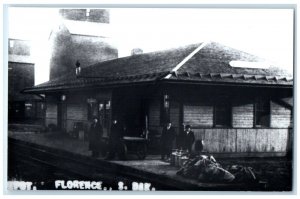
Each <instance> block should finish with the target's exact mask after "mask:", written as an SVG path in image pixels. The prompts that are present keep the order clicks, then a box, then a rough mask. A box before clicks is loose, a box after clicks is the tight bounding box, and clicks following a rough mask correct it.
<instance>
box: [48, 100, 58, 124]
mask: <svg viewBox="0 0 300 199" xmlns="http://www.w3.org/2000/svg"><path fill="white" fill-rule="evenodd" d="M45 120H46V121H45V124H46V127H48V125H49V124H54V125H57V104H56V103H54V102H47V105H46V117H45Z"/></svg>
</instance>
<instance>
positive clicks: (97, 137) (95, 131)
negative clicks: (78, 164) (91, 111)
mask: <svg viewBox="0 0 300 199" xmlns="http://www.w3.org/2000/svg"><path fill="white" fill-rule="evenodd" d="M102 135H103V128H102V126H101V124H100V123H99V122H98V118H96V117H95V118H94V119H93V123H92V124H91V127H90V131H89V150H90V151H92V157H98V156H99V152H100V151H101V145H102V144H101V138H102Z"/></svg>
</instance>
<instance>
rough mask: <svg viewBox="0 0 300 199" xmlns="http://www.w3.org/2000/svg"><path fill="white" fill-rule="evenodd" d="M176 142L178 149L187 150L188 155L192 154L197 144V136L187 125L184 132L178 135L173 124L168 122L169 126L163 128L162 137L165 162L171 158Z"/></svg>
mask: <svg viewBox="0 0 300 199" xmlns="http://www.w3.org/2000/svg"><path fill="white" fill-rule="evenodd" d="M175 140H176V148H177V149H182V150H187V151H188V153H191V152H192V146H193V144H194V142H195V135H194V132H193V131H192V130H191V126H190V125H186V126H185V128H184V130H183V131H180V132H179V134H176V132H175V129H174V128H173V127H172V123H171V122H167V125H166V126H165V127H164V128H163V130H162V135H161V159H162V160H165V158H167V160H168V159H169V158H170V155H171V153H172V149H173V147H174V141H175Z"/></svg>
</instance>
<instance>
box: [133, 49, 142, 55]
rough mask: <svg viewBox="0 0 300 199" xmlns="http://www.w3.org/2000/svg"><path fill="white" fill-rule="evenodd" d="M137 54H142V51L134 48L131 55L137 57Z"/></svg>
mask: <svg viewBox="0 0 300 199" xmlns="http://www.w3.org/2000/svg"><path fill="white" fill-rule="evenodd" d="M139 54H143V50H142V49H140V48H134V49H132V50H131V55H139Z"/></svg>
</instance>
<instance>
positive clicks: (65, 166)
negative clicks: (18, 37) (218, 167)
mask: <svg viewBox="0 0 300 199" xmlns="http://www.w3.org/2000/svg"><path fill="white" fill-rule="evenodd" d="M8 147H9V148H8V152H9V153H8V154H9V156H8V159H9V160H11V159H12V160H13V161H9V162H17V163H18V162H23V163H26V164H33V165H34V164H37V165H39V166H41V167H46V168H49V169H48V170H50V171H53V173H54V172H56V171H59V173H60V174H61V176H60V178H59V179H56V180H68V179H71V178H72V179H78V180H89V181H103V183H106V184H108V185H109V186H112V185H114V188H113V189H114V190H116V189H117V188H118V187H117V185H118V182H120V181H121V182H123V183H124V184H126V185H128V186H129V187H128V188H129V190H131V187H130V186H131V184H132V182H138V183H139V182H143V183H151V186H152V187H155V189H156V190H164V191H166V190H188V191H243V190H244V191H250V190H253V191H257V190H259V191H262V190H264V188H263V187H260V186H259V187H256V186H253V187H251V186H252V185H247V184H213V183H191V182H190V181H188V180H186V179H181V180H178V179H176V178H170V177H168V176H164V175H157V174H155V173H150V172H146V171H142V170H138V169H136V168H132V167H128V166H123V165H120V164H116V163H112V162H109V161H105V160H101V159H95V158H91V157H87V156H83V155H79V154H74V153H70V152H67V151H62V150H58V149H54V148H49V147H45V146H40V145H37V144H33V143H28V142H24V141H20V140H16V139H13V138H9V139H8ZM9 167H14V165H13V163H11V164H9ZM50 174H51V172H50ZM50 177H52V179H53V178H55V175H54V176H50Z"/></svg>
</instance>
